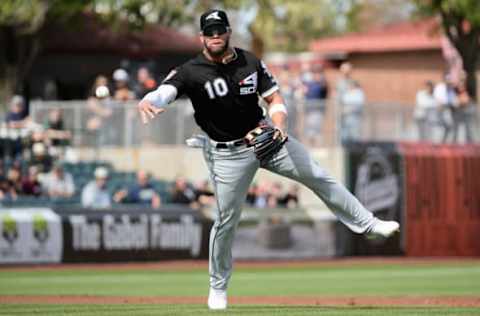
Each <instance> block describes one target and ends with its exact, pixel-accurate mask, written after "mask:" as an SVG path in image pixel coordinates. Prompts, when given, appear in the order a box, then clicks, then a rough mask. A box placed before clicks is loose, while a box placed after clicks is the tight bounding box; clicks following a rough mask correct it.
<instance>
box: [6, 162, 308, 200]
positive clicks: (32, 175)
mask: <svg viewBox="0 0 480 316" xmlns="http://www.w3.org/2000/svg"><path fill="white" fill-rule="evenodd" d="M298 189H299V188H298V186H296V185H292V186H291V187H290V188H289V189H288V190H287V191H285V192H284V190H283V187H282V185H281V184H280V183H269V182H261V183H260V184H258V185H256V184H254V185H252V187H251V188H250V190H249V192H248V195H247V198H246V204H247V205H249V206H250V207H255V208H277V207H285V208H293V207H297V206H298ZM22 200H23V201H24V200H28V201H29V202H35V201H38V202H43V203H48V202H52V203H55V202H59V201H60V202H64V203H71V204H81V205H82V206H83V207H86V208H94V209H102V208H110V207H115V205H117V206H118V205H121V204H135V205H144V206H146V207H149V208H153V209H156V208H159V207H161V206H162V205H163V204H167V203H172V204H184V205H188V206H189V207H191V208H193V209H200V208H208V207H215V203H216V200H215V197H214V193H213V190H212V188H211V186H210V183H209V181H208V180H203V181H199V182H198V183H197V184H195V185H194V184H192V183H191V182H189V181H187V179H185V178H184V177H177V178H175V179H174V180H173V181H172V182H168V181H160V180H158V179H154V178H153V177H152V176H151V175H150V174H149V173H147V172H146V171H144V170H138V171H137V172H135V173H133V172H119V171H115V170H114V169H113V167H112V166H111V165H110V164H108V163H105V162H92V163H87V162H80V163H78V164H71V163H60V162H58V161H56V162H53V163H52V165H51V168H49V169H47V168H44V167H43V166H39V165H37V164H36V162H35V161H30V162H28V163H27V162H26V161H22V160H15V161H13V162H9V163H4V161H3V160H0V204H2V203H8V204H9V205H15V203H16V202H19V201H22Z"/></svg>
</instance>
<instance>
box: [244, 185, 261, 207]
mask: <svg viewBox="0 0 480 316" xmlns="http://www.w3.org/2000/svg"><path fill="white" fill-rule="evenodd" d="M257 190H258V185H257V184H256V183H254V184H252V185H251V186H250V187H249V188H248V192H247V198H246V201H245V202H246V203H247V205H248V206H254V205H255V201H256V200H257Z"/></svg>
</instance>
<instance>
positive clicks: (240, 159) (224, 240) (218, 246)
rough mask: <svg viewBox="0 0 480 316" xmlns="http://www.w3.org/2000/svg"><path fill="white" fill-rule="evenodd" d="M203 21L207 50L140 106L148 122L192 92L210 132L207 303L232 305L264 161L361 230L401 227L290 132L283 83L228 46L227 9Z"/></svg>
mask: <svg viewBox="0 0 480 316" xmlns="http://www.w3.org/2000/svg"><path fill="white" fill-rule="evenodd" d="M200 28H201V32H200V39H201V41H202V43H203V45H204V49H203V51H202V52H201V53H200V54H199V55H197V56H196V57H195V58H193V59H191V60H189V61H187V62H186V63H185V64H183V65H181V66H179V67H177V68H175V69H174V70H172V71H171V72H170V74H169V75H168V76H167V77H166V78H165V79H164V81H163V82H162V84H161V85H160V86H159V87H158V88H157V89H156V90H155V91H153V92H150V93H149V94H147V95H146V96H145V97H144V98H143V99H142V100H141V101H140V102H139V104H138V110H139V113H140V115H141V118H142V120H143V122H144V123H148V121H149V120H150V119H153V118H154V117H155V116H156V115H158V114H160V113H162V112H164V111H165V110H166V109H167V107H168V105H169V104H170V103H171V102H173V101H174V100H175V99H176V98H177V97H179V96H181V95H183V94H186V95H187V96H188V97H189V98H190V100H191V102H192V104H193V107H194V110H195V114H194V117H195V120H196V122H197V124H198V125H199V126H200V127H201V128H202V130H203V131H204V132H205V133H206V136H205V138H198V139H197V141H200V142H201V146H202V147H203V152H204V158H205V160H206V163H207V166H208V168H209V172H210V176H211V180H212V182H213V185H214V189H215V196H216V203H217V214H216V220H215V223H214V225H213V228H212V230H211V234H210V250H209V272H210V292H209V297H208V307H209V308H210V309H225V308H226V307H227V287H228V282H229V279H230V276H231V273H232V251H231V248H232V242H233V237H234V233H235V229H236V227H237V224H238V221H239V219H240V213H241V210H242V205H243V203H244V201H245V197H246V193H247V190H248V187H249V186H250V183H251V181H252V180H253V177H254V175H255V173H256V171H257V169H258V168H265V169H267V170H270V171H271V172H274V173H277V174H280V175H282V176H285V177H288V178H290V179H293V180H296V181H298V182H300V183H302V184H304V185H306V186H307V187H308V188H310V189H311V190H312V191H313V192H315V193H316V195H317V196H318V197H319V198H321V199H322V200H323V201H324V202H325V203H326V205H327V206H328V207H329V208H330V209H331V210H332V211H333V212H334V214H335V215H336V216H337V217H338V218H339V219H340V220H341V221H342V222H343V223H344V224H345V225H347V226H348V227H349V228H350V229H351V230H352V231H354V232H355V233H366V234H370V235H372V236H383V237H389V236H391V235H393V234H394V233H395V232H396V231H398V229H399V224H398V223H397V222H394V221H382V220H380V219H378V218H376V217H374V216H373V214H372V213H371V212H370V211H368V210H366V209H365V207H364V206H363V205H362V204H361V203H360V202H359V201H358V200H357V199H356V198H355V197H354V196H353V195H352V194H351V193H350V192H349V191H348V190H347V189H346V188H345V187H344V186H343V185H342V184H340V183H339V182H338V181H336V180H335V179H334V178H332V177H331V176H330V175H329V174H328V173H327V172H326V171H325V170H324V169H322V168H321V167H320V166H319V165H318V164H317V162H315V161H314V160H313V159H312V157H311V155H310V154H309V152H308V151H307V150H306V149H305V147H304V146H303V145H302V144H301V143H299V142H298V141H297V140H296V139H294V138H293V137H289V136H287V134H286V133H285V130H286V126H285V125H286V118H287V111H286V107H285V104H284V101H283V98H282V96H281V95H280V92H279V86H278V85H277V83H276V81H275V79H274V78H273V76H272V75H271V74H270V72H269V71H268V69H267V67H266V66H265V64H264V63H263V62H262V61H261V60H259V59H257V58H256V57H255V56H254V55H253V54H251V53H250V52H248V51H245V50H242V49H240V48H236V47H231V46H230V45H229V39H230V35H231V29H230V24H229V21H228V18H227V15H226V13H225V12H223V11H221V10H210V11H207V12H205V13H204V14H202V16H201V18H200ZM259 96H260V97H261V98H263V100H265V102H266V103H267V105H268V115H269V117H270V119H271V122H267V121H266V120H265V118H264V114H263V111H262V108H261V107H260V106H259V104H258V101H259V100H258V97H259ZM197 144H198V142H197Z"/></svg>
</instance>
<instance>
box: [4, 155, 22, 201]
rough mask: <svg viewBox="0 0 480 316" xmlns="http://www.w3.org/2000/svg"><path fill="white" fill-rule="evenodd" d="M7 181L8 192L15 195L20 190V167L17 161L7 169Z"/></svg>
mask: <svg viewBox="0 0 480 316" xmlns="http://www.w3.org/2000/svg"><path fill="white" fill-rule="evenodd" d="M7 182H8V186H9V188H10V192H11V193H12V194H14V195H15V196H16V195H18V194H20V193H21V192H22V169H21V165H20V163H18V162H15V163H14V164H13V165H12V166H11V167H10V168H9V169H8V171H7Z"/></svg>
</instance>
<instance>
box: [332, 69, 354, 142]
mask: <svg viewBox="0 0 480 316" xmlns="http://www.w3.org/2000/svg"><path fill="white" fill-rule="evenodd" d="M339 70H340V77H339V79H338V80H337V82H336V86H335V105H336V109H337V110H336V112H337V113H338V116H337V119H338V122H337V127H338V129H339V133H338V135H339V136H340V140H342V132H341V129H342V125H343V122H342V119H343V118H342V113H343V108H344V104H343V99H344V95H345V93H346V92H347V91H348V90H349V89H351V86H352V85H353V78H352V71H353V66H352V64H351V63H349V62H344V63H342V64H341V65H340V69H339Z"/></svg>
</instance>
